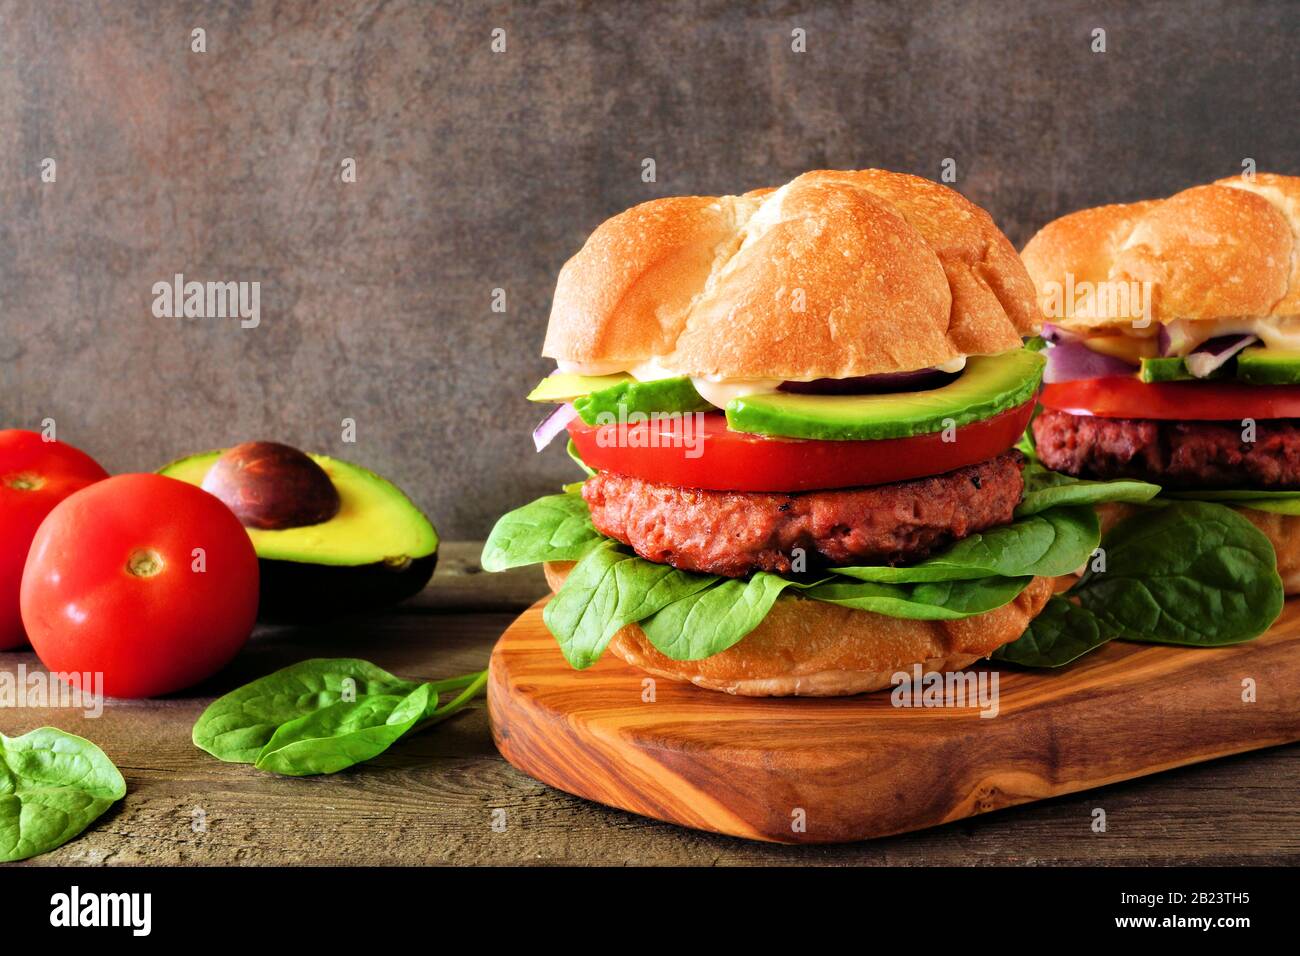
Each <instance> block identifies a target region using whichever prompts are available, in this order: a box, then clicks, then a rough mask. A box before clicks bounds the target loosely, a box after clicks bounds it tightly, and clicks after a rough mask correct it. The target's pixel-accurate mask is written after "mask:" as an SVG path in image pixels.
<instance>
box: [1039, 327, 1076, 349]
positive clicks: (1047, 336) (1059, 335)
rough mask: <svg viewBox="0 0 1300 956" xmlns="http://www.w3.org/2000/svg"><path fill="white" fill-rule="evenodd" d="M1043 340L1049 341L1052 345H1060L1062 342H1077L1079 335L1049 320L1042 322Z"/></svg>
mask: <svg viewBox="0 0 1300 956" xmlns="http://www.w3.org/2000/svg"><path fill="white" fill-rule="evenodd" d="M1042 336H1043V341H1044V342H1051V343H1052V344H1053V345H1060V344H1061V343H1062V342H1077V341H1079V336H1077V335H1075V334H1074V333H1073V332H1070V331H1068V330H1066V329H1063V328H1061V327H1060V326H1059V325H1053V324H1052V323H1051V322H1044V323H1043V332H1042Z"/></svg>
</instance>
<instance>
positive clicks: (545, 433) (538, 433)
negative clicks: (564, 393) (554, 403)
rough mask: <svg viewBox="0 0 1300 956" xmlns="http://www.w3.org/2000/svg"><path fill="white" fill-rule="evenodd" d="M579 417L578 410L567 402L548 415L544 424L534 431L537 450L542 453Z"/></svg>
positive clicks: (534, 442)
mask: <svg viewBox="0 0 1300 956" xmlns="http://www.w3.org/2000/svg"><path fill="white" fill-rule="evenodd" d="M577 417H578V410H577V409H576V408H574V407H573V405H572V404H570V403H569V402H565V403H564V404H563V405H561V406H559V407H558V408H556V409H555V411H553V412H551V414H549V415H547V416H546V418H545V419H543V420H542V423H541V424H540V425H538V426H537V427H536V428H534V429H533V444H534V445H536V446H537V450H538V451H541V450H542V449H543V448H545V447H546V446H547V445H549V444H550V443H551V442H552V441H554V440H555V436H556V435H558V434H560V432H562V431H564V428H565V426H566V425H568V424H569V422H571V421H573V420H574V419H575V418H577Z"/></svg>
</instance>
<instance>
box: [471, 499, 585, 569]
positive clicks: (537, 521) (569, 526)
mask: <svg viewBox="0 0 1300 956" xmlns="http://www.w3.org/2000/svg"><path fill="white" fill-rule="evenodd" d="M603 540H607V539H605V538H603V537H602V536H601V535H600V533H599V532H598V531H596V529H595V527H593V526H592V523H591V513H590V512H589V511H588V510H587V503H586V502H585V501H583V500H582V496H581V495H576V494H563V495H547V496H546V497H545V498H538V499H537V500H536V501H534V502H532V503H531V504H526V505H524V506H523V507H522V508H516V509H515V510H514V511H511V512H510V513H509V514H506V515H503V516H502V517H501V519H500V520H499V521H497V523H496V527H494V528H493V529H492V533H491V534H490V535H489V536H488V539H487V543H486V544H485V545H484V546H483V557H482V559H481V561H480V563H481V564H482V566H483V569H484V570H485V571H504V570H506V569H507V568H517V567H521V566H523V565H525V564H538V563H540V562H542V561H577V560H578V559H579V558H581V557H582V556H583V555H584V554H586V553H587V552H588V551H590V550H591V549H592V548H593V547H595V546H596V544H598V543H599V542H601V541H603Z"/></svg>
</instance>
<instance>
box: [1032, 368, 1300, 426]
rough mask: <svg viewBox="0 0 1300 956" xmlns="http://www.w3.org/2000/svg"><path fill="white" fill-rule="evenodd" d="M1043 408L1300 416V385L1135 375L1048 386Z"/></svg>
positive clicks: (1220, 417)
mask: <svg viewBox="0 0 1300 956" xmlns="http://www.w3.org/2000/svg"><path fill="white" fill-rule="evenodd" d="M1039 401H1041V402H1042V403H1043V406H1044V407H1045V408H1052V409H1056V410H1057V411H1062V412H1069V413H1070V414H1071V415H1095V416H1097V417H1098V418H1158V419H1177V420H1182V421H1241V420H1242V419H1243V418H1300V386H1297V385H1247V384H1246V383H1244V382H1142V381H1139V380H1138V379H1136V378H1133V377H1131V376H1110V377H1107V378H1084V379H1079V380H1078V381H1074V382H1058V383H1056V384H1054V385H1044V386H1043V391H1042V394H1041V395H1040V396H1039Z"/></svg>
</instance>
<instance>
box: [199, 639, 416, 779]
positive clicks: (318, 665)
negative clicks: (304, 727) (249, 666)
mask: <svg viewBox="0 0 1300 956" xmlns="http://www.w3.org/2000/svg"><path fill="white" fill-rule="evenodd" d="M419 686H420V684H419V682H418V681H409V680H402V679H400V678H397V677H394V676H393V675H392V674H390V673H388V671H386V670H384V669H383V668H380V667H376V666H375V665H374V664H371V663H369V662H368V661H362V660H356V659H355V658H316V659H313V660H307V661H302V662H301V663H298V664H293V665H291V666H289V667H285V668H283V669H281V670H278V671H276V672H275V673H274V674H268V675H267V676H265V677H260V678H258V679H257V680H255V681H253V682H252V683H251V684H245V685H244V686H243V687H240V688H238V689H236V690H233V691H231V692H230V693H229V694H226V695H225V696H224V697H220V698H218V699H217V700H215V701H213V702H212V704H210V705H209V706H208V709H207V710H205V711H204V712H203V715H202V716H201V717H199V720H198V723H196V724H195V725H194V733H193V739H194V743H195V745H196V746H198V747H199V748H200V749H202V750H206V751H207V752H208V753H210V754H212V756H214V757H216V758H217V759H218V760H226V761H230V762H232V763H254V762H255V761H256V760H257V755H258V754H259V753H260V752H261V750H262V748H263V747H265V746H266V744H267V742H268V741H269V740H270V739H271V737H272V736H274V735H275V732H276V731H277V730H278V729H279V728H280V726H281V725H282V724H287V723H289V722H290V721H294V720H297V719H299V718H300V717H306V716H307V715H308V714H311V713H313V712H314V711H317V710H320V709H322V708H325V707H328V706H330V705H332V704H335V703H337V702H338V701H340V700H343V699H344V698H345V697H352V696H353V695H354V694H355V699H357V700H360V699H362V698H365V697H371V696H382V695H396V696H399V697H405V696H407V695H408V694H410V693H411V692H412V691H414V690H415V689H416V688H417V687H419Z"/></svg>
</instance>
